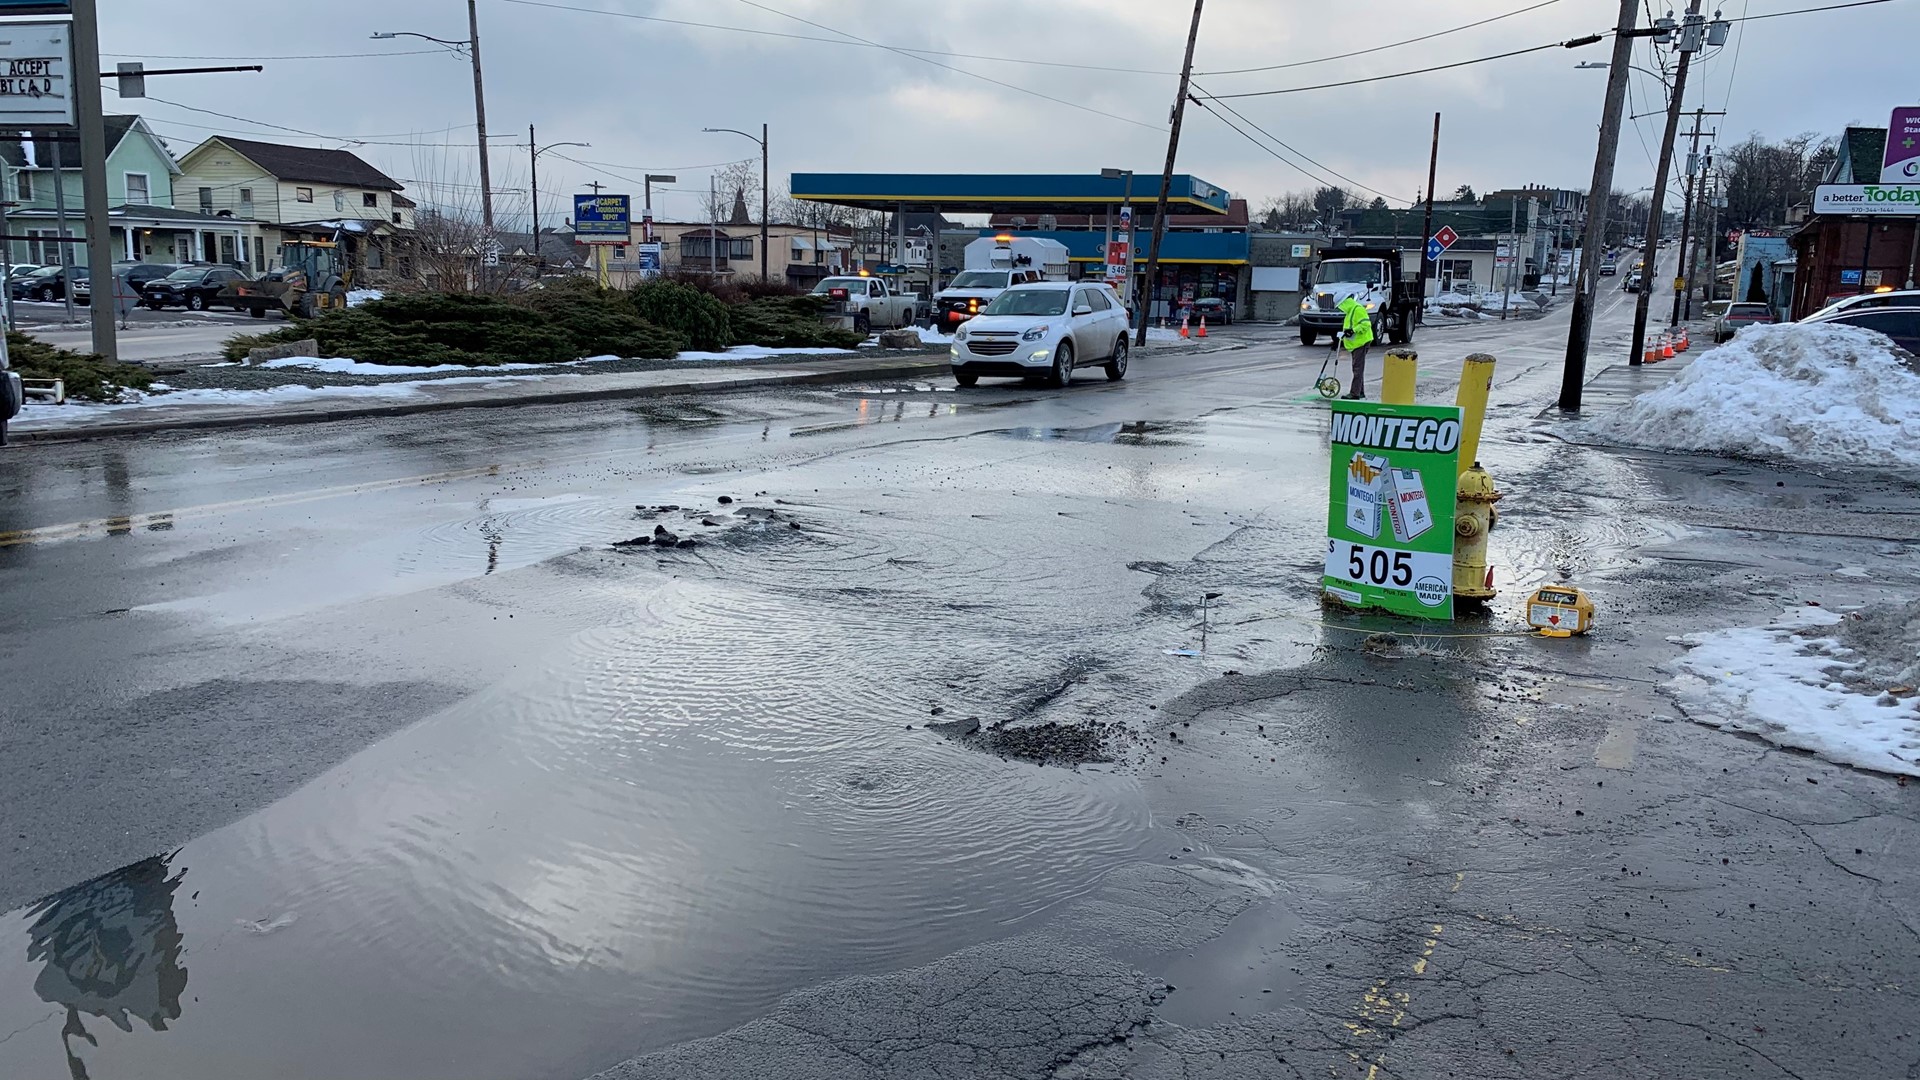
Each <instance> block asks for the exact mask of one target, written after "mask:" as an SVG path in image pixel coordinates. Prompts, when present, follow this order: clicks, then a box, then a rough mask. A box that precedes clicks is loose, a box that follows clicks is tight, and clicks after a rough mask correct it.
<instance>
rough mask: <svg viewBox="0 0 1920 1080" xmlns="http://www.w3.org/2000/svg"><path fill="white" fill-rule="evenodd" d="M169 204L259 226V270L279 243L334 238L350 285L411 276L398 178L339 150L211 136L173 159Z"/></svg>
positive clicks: (410, 211)
mask: <svg viewBox="0 0 1920 1080" xmlns="http://www.w3.org/2000/svg"><path fill="white" fill-rule="evenodd" d="M174 187H175V190H176V191H177V192H178V193H179V200H178V202H176V205H191V206H193V207H194V208H196V209H197V210H198V211H199V212H200V213H201V214H204V215H210V216H216V217H231V218H234V219H239V220H245V221H249V222H255V223H258V225H259V227H260V232H261V234H262V235H263V236H264V237H266V239H264V240H263V242H262V244H261V248H262V256H263V258H264V259H265V260H266V261H265V263H264V265H265V267H266V268H271V267H272V266H273V265H274V264H275V263H274V259H275V258H276V251H277V249H278V247H279V245H280V242H281V241H282V240H283V239H295V238H298V239H319V240H337V241H339V243H340V249H341V250H340V255H341V264H342V266H343V267H344V268H347V269H349V270H351V271H352V273H353V277H354V279H355V280H356V282H365V283H377V282H380V281H385V280H390V279H392V278H394V277H402V276H410V275H411V273H412V267H411V263H412V245H413V235H414V211H415V206H414V203H413V201H412V200H410V199H408V198H407V197H406V196H405V195H404V194H403V193H402V192H403V190H404V189H403V188H402V186H401V184H400V182H399V181H398V180H395V179H394V178H392V177H390V176H388V175H387V174H386V173H383V172H381V171H380V170H379V169H376V168H374V167H373V166H372V165H369V164H367V163H366V162H365V161H363V160H361V158H360V157H359V156H358V155H356V154H353V153H350V152H348V151H346V150H326V149H319V148H315V147H311V146H288V145H285V144H282V143H269V142H260V141H258V140H255V139H241V138H237V137H234V136H230V135H215V136H213V137H211V138H209V139H207V140H206V141H205V142H203V143H201V144H200V145H199V146H196V147H194V148H193V149H192V150H189V151H187V152H186V154H184V155H182V156H181V158H180V167H179V175H178V176H177V177H176V178H175V180H174Z"/></svg>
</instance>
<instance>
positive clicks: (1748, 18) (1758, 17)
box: [1727, 0, 1893, 23]
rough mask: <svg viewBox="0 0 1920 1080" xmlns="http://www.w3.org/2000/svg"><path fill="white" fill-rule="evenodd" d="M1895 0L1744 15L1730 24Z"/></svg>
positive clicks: (1857, 0) (1858, 0)
mask: <svg viewBox="0 0 1920 1080" xmlns="http://www.w3.org/2000/svg"><path fill="white" fill-rule="evenodd" d="M1891 3H1893V0H1853V3H1851V4H1829V5H1827V6H1826V7H1810V8H1795V9H1793V10H1792V11H1769V12H1767V13H1765V14H1763V15H1742V16H1740V17H1739V18H1737V19H1728V20H1727V21H1728V22H1737V23H1743V22H1757V21H1759V20H1761V19H1777V18H1779V17H1780V16H1782V15H1806V14H1809V13H1811V12H1815V11H1839V10H1840V9H1842V8H1857V7H1868V6H1871V5H1873V4H1891Z"/></svg>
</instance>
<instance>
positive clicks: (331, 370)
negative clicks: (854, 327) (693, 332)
mask: <svg viewBox="0 0 1920 1080" xmlns="http://www.w3.org/2000/svg"><path fill="white" fill-rule="evenodd" d="M847 351H848V350H846V349H813V348H768V347H766V346H763V345H735V346H734V347H733V348H731V349H728V350H726V351H725V352H692V351H689V352H683V353H681V354H680V355H678V356H676V357H674V359H675V360H682V361H707V360H745V359H758V358H761V357H768V356H831V355H839V354H842V353H846V352H847ZM618 359H620V357H618V356H613V355H611V354H609V355H605V356H589V357H586V358H584V359H581V360H569V361H566V362H564V363H559V364H495V365H494V366H492V367H485V368H475V367H468V366H467V365H465V364H430V365H425V366H419V367H409V366H407V365H405V364H369V363H367V362H366V361H364V360H354V359H351V358H348V357H344V356H320V357H314V356H289V357H285V358H283V359H280V360H263V361H261V362H260V363H258V364H254V365H251V366H253V367H257V368H269V369H274V370H289V369H290V370H295V371H316V372H320V373H322V374H327V375H434V374H438V373H440V372H443V371H472V372H486V371H529V370H532V369H535V368H550V367H573V366H575V365H578V364H599V363H605V362H606V361H609V360H618Z"/></svg>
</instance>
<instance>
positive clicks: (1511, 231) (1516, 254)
mask: <svg viewBox="0 0 1920 1080" xmlns="http://www.w3.org/2000/svg"><path fill="white" fill-rule="evenodd" d="M1519 262H1520V200H1519V199H1515V198H1509V199H1507V280H1506V282H1505V283H1504V284H1502V285H1501V287H1500V293H1501V295H1500V321H1501V322H1506V321H1507V309H1508V308H1509V307H1512V306H1513V270H1514V267H1515V266H1517V265H1519Z"/></svg>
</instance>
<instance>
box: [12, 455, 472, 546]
mask: <svg viewBox="0 0 1920 1080" xmlns="http://www.w3.org/2000/svg"><path fill="white" fill-rule="evenodd" d="M499 472H500V466H498V465H485V466H480V467H477V468H472V469H457V470H454V471H452V472H440V473H427V474H425V475H422V476H404V477H399V478H397V479H393V480H375V481H372V482H369V483H361V484H343V485H340V486H338V487H330V488H316V489H314V490H311V491H294V492H287V493H284V494H280V495H261V496H258V497H255V498H251V499H233V500H230V501H228V502H217V503H204V504H202V505H199V506H189V507H185V508H182V509H178V510H163V511H155V512H153V513H147V514H135V515H123V516H116V517H107V518H95V519H94V520H92V521H75V522H70V523H68V524H65V525H44V526H41V527H40V528H37V529H15V530H13V531H11V532H0V548H8V547H18V546H19V545H21V544H45V543H52V542H54V541H59V540H75V539H80V538H82V537H88V536H94V535H104V536H120V535H124V534H126V533H129V532H132V531H133V530H134V529H136V528H151V527H153V526H155V525H164V526H166V527H171V525H172V523H173V522H174V521H177V520H178V519H180V518H186V517H206V516H208V515H210V514H224V513H229V512H231V511H235V510H253V509H260V508H263V507H280V506H297V505H299V504H301V503H308V502H318V501H320V500H322V499H337V498H341V497H343V496H347V495H366V494H372V493H374V492H379V491H391V490H393V489H395V488H404V487H424V486H426V485H429V484H443V483H447V482H450V481H454V480H470V479H473V478H474V477H478V476H490V475H497V474H498V473H499Z"/></svg>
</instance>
